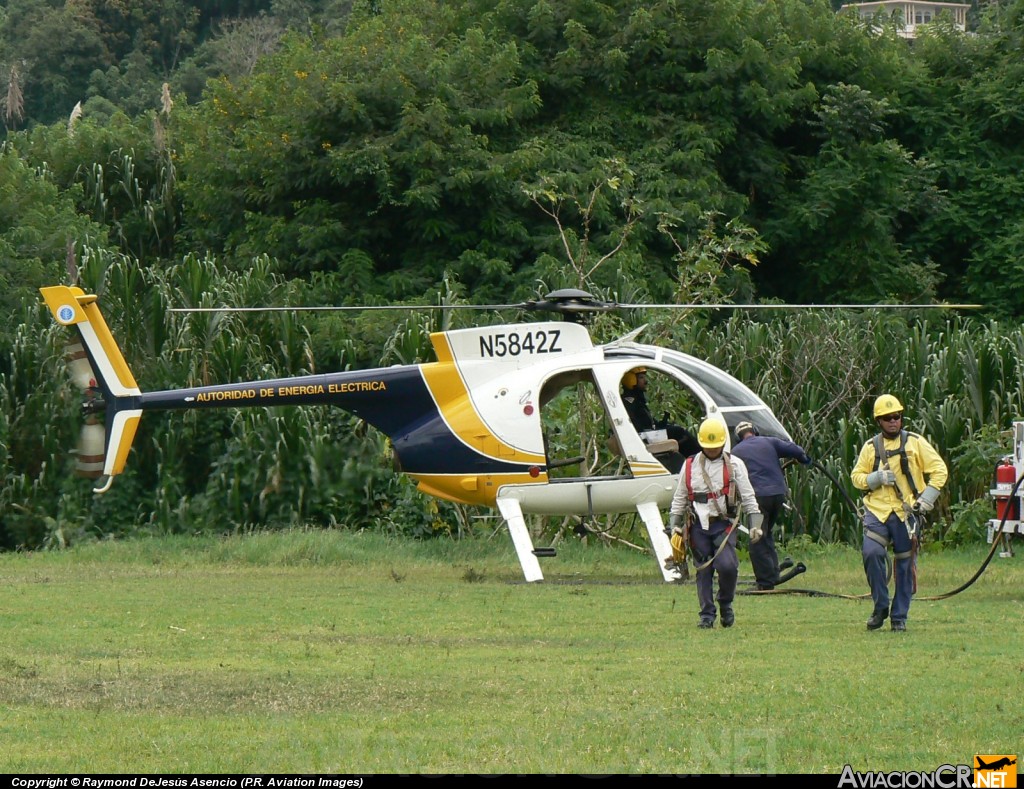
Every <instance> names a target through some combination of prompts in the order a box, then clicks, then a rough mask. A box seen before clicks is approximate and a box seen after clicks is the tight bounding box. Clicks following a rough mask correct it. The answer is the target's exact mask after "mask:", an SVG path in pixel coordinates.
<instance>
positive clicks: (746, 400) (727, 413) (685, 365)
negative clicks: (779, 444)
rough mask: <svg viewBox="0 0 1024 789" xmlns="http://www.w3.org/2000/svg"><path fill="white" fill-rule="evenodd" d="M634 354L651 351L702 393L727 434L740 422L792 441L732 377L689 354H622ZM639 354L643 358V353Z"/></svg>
mask: <svg viewBox="0 0 1024 789" xmlns="http://www.w3.org/2000/svg"><path fill="white" fill-rule="evenodd" d="M624 350H625V349H609V350H608V352H607V356H608V357H614V356H618V355H619V353H621V352H622V351H624ZM636 351H651V352H653V353H651V354H650V358H651V359H652V361H653V360H655V359H656V360H657V361H660V362H664V363H665V364H668V365H669V366H671V367H673V368H675V369H676V370H678V371H679V372H680V373H682V375H681V376H680V377H681V378H682V379H683V380H684V381H686V382H692V384H691V385H695V386H696V387H700V388H701V389H703V390H704V392H706V394H707V396H708V397H709V398H710V399H711V402H712V403H713V404H714V405H715V406H716V407H717V408H718V411H719V413H721V415H722V417H723V418H724V419H725V423H726V424H727V425H728V426H729V429H730V431H731V430H733V429H734V428H735V427H736V425H738V424H739V423H740V422H743V421H748V422H752V423H753V424H754V426H755V427H756V428H757V430H758V432H759V433H760V434H761V435H762V436H776V437H777V438H783V439H786V440H790V441H791V440H792V439H791V437H790V435H789V433H788V432H787V431H786V428H784V427H783V426H782V423H781V422H779V420H778V419H777V418H776V417H775V414H774V413H772V410H771V409H770V408H769V407H768V405H767V404H766V403H765V402H764V401H763V400H762V399H761V398H760V397H758V396H757V395H756V394H754V393H753V392H752V391H751V390H750V389H749V388H748V387H747V386H746V385H745V384H743V383H741V382H740V381H738V380H737V379H736V378H733V377H732V376H731V375H729V373H727V372H725V371H724V370H722V369H720V368H718V367H715V366H714V365H713V364H709V363H708V362H705V361H703V360H702V359H697V358H696V357H693V356H690V355H689V354H685V353H681V352H679V351H672V350H668V349H664V348H652V347H650V346H647V347H644V346H636V347H634V349H633V351H632V352H631V353H629V352H627V353H623V354H622V355H629V356H633V357H634V358H635V357H636V355H637V353H636ZM642 355H644V356H647V354H646V353H643V354H642Z"/></svg>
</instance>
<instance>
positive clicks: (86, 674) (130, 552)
mask: <svg viewBox="0 0 1024 789" xmlns="http://www.w3.org/2000/svg"><path fill="white" fill-rule="evenodd" d="M987 548H988V546H977V547H975V548H973V549H971V550H966V551H963V552H957V553H952V552H947V553H937V554H925V555H924V556H922V558H921V562H920V568H919V579H920V586H919V590H918V599H917V600H915V602H914V604H913V606H912V607H911V612H910V620H909V623H908V627H909V631H908V632H907V633H905V634H896V633H891V632H890V631H889V630H888V629H884V630H881V631H877V632H867V631H866V629H865V627H864V622H865V620H866V619H867V617H868V615H869V614H870V612H871V605H870V602H868V601H866V600H863V599H849V598H842V597H809V596H805V595H770V596H753V595H750V596H742V597H740V598H739V599H738V601H737V603H736V612H737V623H736V626H735V627H733V628H732V629H731V630H723V629H721V628H717V627H716V628H715V629H714V630H711V631H702V630H698V629H697V628H696V622H697V606H696V593H695V590H694V587H693V585H692V584H687V585H666V584H664V583H661V582H660V575H659V574H658V572H657V569H656V567H655V565H654V560H653V559H652V558H651V557H648V556H644V555H643V554H640V553H638V552H636V551H631V550H628V549H624V548H621V547H619V548H613V547H608V546H604V545H589V546H587V545H582V544H579V543H573V544H569V545H565V546H563V547H561V548H560V550H559V555H558V556H557V557H555V558H550V559H544V560H542V563H543V567H544V570H545V576H546V580H545V582H543V583H541V584H525V583H522V582H521V575H520V572H519V567H518V563H517V561H516V558H515V554H514V552H513V551H512V549H511V545H510V544H509V543H508V541H507V540H502V539H501V538H500V536H499V537H498V538H495V539H493V540H490V541H488V540H485V539H475V540H467V541H462V542H448V541H434V542H430V543H414V542H408V541H391V540H388V539H387V538H385V537H381V536H376V535H367V534H352V533H342V532H321V531H310V532H301V531H296V532H290V533H283V534H260V535H248V536H239V537H231V538H221V539H218V538H186V537H180V538H166V539H139V540H135V541H129V542H121V543H114V542H106V543H96V544H88V545H81V546H78V547H75V548H72V549H69V550H66V551H62V552H49V553H35V554H7V555H0V582H2V585H3V586H2V588H3V592H2V596H0V706H2V708H3V709H4V712H3V713H2V719H0V742H2V746H0V772H5V773H72V772H89V773H143V772H144V773H261V772H270V773H474V774H476V773H483V774H488V773H509V772H512V773H590V774H593V773H675V774H678V773H701V774H705V773H837V774H838V773H840V772H841V771H842V769H843V767H844V765H847V764H849V765H851V767H852V768H853V769H854V770H857V771H868V770H877V771H893V770H921V771H932V770H934V769H936V768H937V767H938V766H940V765H942V764H947V763H949V764H969V763H971V761H972V759H973V755H974V754H976V753H996V754H1002V753H1011V754H1013V753H1020V752H1021V751H1022V750H1024V748H1022V745H1024V743H1022V737H1021V732H1022V731H1024V712H1022V707H1021V703H1020V702H1021V688H1022V686H1024V652H1022V650H1021V647H1020V644H1021V643H1022V635H1024V633H1022V631H1024V555H1020V554H1018V556H1016V557H1014V558H998V557H996V558H995V559H993V560H992V563H991V564H990V566H989V568H988V569H987V571H986V572H985V573H984V574H983V575H982V576H981V578H980V579H979V580H978V581H977V583H975V584H974V585H973V586H971V587H970V588H969V589H968V590H967V591H965V592H963V593H962V594H959V595H956V596H954V597H952V598H949V599H946V600H938V601H929V600H927V599H925V598H927V597H929V596H937V595H940V594H942V593H944V592H946V591H948V590H950V589H953V588H955V587H957V586H959V585H960V584H961V583H963V582H964V581H966V580H967V579H968V578H970V576H971V575H972V574H973V573H974V572H975V570H977V569H978V567H979V566H980V565H981V563H982V560H983V559H984V557H985V556H986V554H987V552H988V551H987ZM788 552H789V553H792V555H793V556H794V558H797V559H801V560H803V561H805V562H806V563H807V564H808V566H809V568H810V569H809V570H808V572H807V573H806V574H805V575H803V576H800V577H799V578H797V579H796V580H794V581H793V582H792V583H793V584H794V585H799V587H800V588H804V589H815V590H820V591H824V592H829V593H835V594H841V595H850V596H851V597H852V596H859V595H863V594H864V593H865V592H866V590H867V587H866V583H865V581H864V576H863V571H862V569H861V567H860V557H859V552H858V551H855V550H853V549H850V548H841V547H836V546H827V547H822V546H805V547H803V548H800V549H799V550H798V549H797V548H796V547H792V548H791V550H790V551H788ZM749 572H750V566H749V563H747V562H746V561H744V563H743V564H742V565H741V589H747V588H749V587H748V586H745V585H743V583H744V580H745V575H744V574H748V573H749ZM746 580H749V579H746Z"/></svg>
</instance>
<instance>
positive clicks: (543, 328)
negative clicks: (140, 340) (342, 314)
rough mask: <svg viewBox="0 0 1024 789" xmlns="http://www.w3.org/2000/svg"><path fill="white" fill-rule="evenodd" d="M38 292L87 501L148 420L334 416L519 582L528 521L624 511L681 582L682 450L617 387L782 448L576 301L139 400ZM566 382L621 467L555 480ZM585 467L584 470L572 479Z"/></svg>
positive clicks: (86, 319) (86, 328)
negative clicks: (159, 414) (475, 510)
mask: <svg viewBox="0 0 1024 789" xmlns="http://www.w3.org/2000/svg"><path fill="white" fill-rule="evenodd" d="M40 292H41V294H42V297H43V299H44V301H45V303H46V305H47V307H48V308H49V310H50V312H51V313H52V315H53V317H54V319H55V320H56V322H57V323H58V324H60V325H62V326H68V327H71V328H72V329H73V330H74V331H75V333H76V334H77V339H76V340H75V341H73V342H72V343H71V344H70V345H69V346H68V349H69V350H68V353H67V362H68V365H69V370H70V373H71V377H72V380H73V381H74V382H75V383H76V385H77V386H78V387H79V388H81V389H82V390H83V392H84V393H85V400H84V402H83V406H82V410H83V414H84V416H85V417H86V425H85V427H84V428H83V442H84V441H85V438H86V435H87V432H88V436H89V443H90V445H91V446H90V447H88V448H87V447H84V446H83V442H80V447H82V448H80V450H79V459H78V460H79V464H80V467H84V469H85V470H84V471H81V473H82V475H83V476H93V477H98V478H99V482H98V483H97V484H98V486H97V487H95V488H94V492H96V493H104V492H106V491H107V490H109V489H110V487H111V485H112V483H113V480H114V477H116V476H117V475H118V474H120V473H122V472H123V470H124V468H125V465H126V463H127V460H128V455H129V452H130V450H131V446H132V442H133V440H134V437H135V433H136V430H137V428H138V425H139V420H140V419H141V417H142V415H143V413H144V412H146V411H158V410H182V409H212V408H251V407H267V406H334V407H337V408H341V409H343V410H345V411H347V412H350V413H352V414H354V415H355V416H357V417H359V418H360V419H362V420H364V421H365V422H367V423H368V424H370V425H372V426H373V427H375V428H376V429H378V430H380V431H381V432H382V433H384V434H385V435H386V436H387V437H388V439H389V440H390V443H391V447H392V450H393V452H394V457H395V460H396V467H397V468H398V469H399V470H400V471H401V472H403V473H405V474H407V475H408V476H409V477H410V478H412V479H413V480H414V481H415V482H416V485H417V488H418V489H419V490H420V491H421V492H422V493H424V494H427V495H430V496H435V497H438V498H441V499H445V500H449V501H452V502H456V503H460V504H465V505H476V506H484V507H488V508H491V509H496V510H497V511H498V513H500V515H501V517H502V518H503V520H504V523H505V524H506V525H507V527H508V531H509V534H510V536H511V539H512V543H513V546H514V548H515V551H516V554H517V557H518V559H519V563H520V567H521V569H522V573H523V576H524V578H525V580H526V581H527V582H529V583H532V582H537V581H542V580H543V579H544V575H543V572H542V570H541V567H540V562H539V558H541V557H544V556H551V555H553V554H554V551H553V549H552V548H544V547H541V548H537V547H535V546H534V544H533V539H532V537H531V534H530V530H529V529H528V527H527V524H526V516H527V515H578V516H590V517H593V516H594V515H598V514H603V515H612V514H624V513H635V514H636V515H638V516H639V518H640V519H641V521H642V522H643V524H644V527H645V529H646V533H647V538H648V542H649V545H650V549H651V554H652V556H653V557H654V559H655V560H656V562H657V566H658V568H659V570H660V572H661V574H662V578H663V579H664V581H665V582H667V583H673V582H679V581H681V580H682V568H680V567H678V566H676V565H674V564H673V563H671V562H667V561H665V557H668V556H671V554H672V548H671V545H670V542H669V538H668V536H667V535H666V532H665V529H664V522H663V520H662V515H661V512H662V510H664V509H666V508H667V507H668V506H669V504H670V503H671V500H672V496H673V493H674V492H675V489H676V486H677V474H675V473H673V472H672V471H670V470H669V465H668V464H667V463H666V457H667V456H668V455H669V454H671V453H672V452H674V451H677V450H678V446H677V445H676V442H675V441H666V440H663V439H664V437H663V436H661V435H657V434H647V435H641V434H640V433H639V432H638V431H637V430H636V429H635V428H634V426H633V424H632V423H631V421H630V419H629V417H628V414H627V411H626V408H625V406H624V404H623V401H622V398H621V395H620V386H621V382H622V380H623V377H624V376H625V375H626V374H627V373H628V372H630V371H631V370H633V369H635V368H637V367H639V366H642V367H644V368H646V369H647V370H648V371H653V372H656V373H658V374H661V375H663V376H665V377H667V379H669V380H671V381H673V382H674V383H675V384H677V385H678V386H680V387H682V388H683V389H684V390H685V391H687V392H688V393H689V394H690V396H692V398H693V399H694V401H695V402H696V404H697V406H696V407H697V409H698V410H699V412H700V416H701V418H716V419H720V420H721V421H722V422H723V423H725V425H726V427H727V428H728V429H727V431H726V435H727V436H728V437H730V438H729V439H728V440H729V441H731V435H732V432H733V429H734V428H735V426H736V425H737V424H738V423H739V422H741V421H748V422H751V423H752V424H753V425H754V426H755V427H756V428H757V430H758V432H759V433H760V434H761V435H766V436H775V437H778V438H782V439H787V440H790V436H789V433H788V432H787V431H786V429H785V428H784V427H783V426H782V424H781V423H780V421H779V420H778V419H777V418H776V416H775V414H774V413H773V412H772V410H771V408H769V406H768V405H767V404H766V403H765V402H764V401H763V400H761V398H760V397H758V396H757V395H756V394H755V393H754V392H753V391H751V390H750V389H749V388H748V387H747V386H746V385H745V384H743V383H742V382H740V381H739V380H737V379H736V378H734V377H733V376H732V375H730V374H729V373H727V372H725V371H724V370H722V369H719V368H718V367H715V366H714V365H712V364H710V363H708V362H707V361H704V360H701V359H698V358H696V357H694V356H691V355H688V354H686V353H683V352H681V351H677V350H673V349H670V348H664V347H660V346H656V345H646V344H643V343H640V342H638V341H637V338H638V336H639V335H640V334H641V333H642V331H643V329H644V328H645V327H643V326H641V327H640V328H637V329H634V330H632V331H630V332H628V333H627V334H625V335H624V336H622V337H620V338H618V339H616V340H613V341H611V342H608V343H605V344H603V345H594V343H593V341H592V339H591V336H590V332H589V330H588V328H587V326H586V322H585V317H586V316H588V315H592V314H594V313H597V312H603V311H610V310H612V309H618V308H620V307H622V306H623V305H618V304H616V303H614V302H604V301H599V300H597V299H595V298H594V297H593V296H591V295H590V294H589V293H587V292H585V291H582V290H577V289H563V290H557V291H554V292H552V293H550V294H548V295H547V296H546V297H545V298H544V299H540V300H535V301H528V302H523V303H522V304H517V305H501V306H506V307H517V308H521V309H529V310H536V311H542V312H549V313H555V314H558V315H562V316H564V317H565V320H549V321H541V322H527V323H510V324H502V325H495V326H486V327H479V328H462V329H453V330H448V331H439V332H435V333H432V334H431V335H430V340H431V343H432V346H433V350H434V353H435V356H436V359H437V361H434V362H427V363H421V364H404V365H394V366H390V367H378V368H372V369H365V370H352V371H345V372H334V373H325V374H316V375H306V376H298V377H290V378H277V379H270V380H255V381H247V382H241V383H225V384H217V385H209V386H199V387H191V388H182V389H172V390H163V391H147V392H144V391H142V390H141V389H140V388H139V386H138V384H137V383H136V381H135V378H134V376H133V374H132V372H131V370H130V368H129V366H128V364H127V362H126V360H125V358H124V356H123V354H122V352H121V350H120V349H119V347H118V345H117V342H116V341H115V339H114V337H113V335H112V333H111V331H110V329H109V328H108V326H107V323H106V321H105V319H104V317H103V314H102V312H101V310H100V307H99V303H98V297H97V296H96V295H95V294H87V293H85V292H84V291H83V290H82V289H81V288H78V287H74V286H68V285H55V286H50V287H44V288H41V289H40ZM628 306H640V307H642V306H656V305H628ZM663 306H667V305H663ZM673 306H680V307H687V306H688V307H698V306H706V305H673ZM773 306H775V305H773ZM822 306H850V307H856V306H866V305H822ZM231 309H232V308H217V307H214V308H197V309H192V310H182V311H229V310H231ZM235 309H238V310H255V309H260V308H235ZM276 309H290V308H276ZM578 385H583V386H586V387H589V388H590V389H592V391H593V393H594V395H595V396H596V400H597V401H598V402H599V404H600V408H601V409H602V410H603V411H604V420H605V423H606V424H607V426H608V428H607V429H608V431H609V435H608V437H607V445H608V446H609V447H610V448H611V450H612V451H614V453H615V454H616V456H617V457H618V458H619V461H620V462H619V463H618V465H617V467H616V468H615V469H614V473H610V474H603V475H593V474H590V473H580V474H579V475H571V474H570V475H567V476H562V475H561V474H562V473H563V472H564V468H565V467H567V466H572V465H576V464H580V463H582V462H583V461H584V458H583V457H569V458H559V457H554V456H552V454H550V453H549V441H548V436H547V434H546V432H545V429H544V421H543V419H542V415H543V412H544V408H545V406H546V405H548V404H549V403H550V402H551V401H552V400H553V399H554V398H556V397H557V396H558V395H559V394H560V393H561V392H563V390H567V389H569V388H570V387H576V386H578ZM98 414H103V417H104V418H103V424H100V423H99V420H98V419H97V418H96V417H97V415H98ZM86 431H87V432H86ZM726 449H729V445H728V444H727V446H726ZM587 470H588V469H587V468H586V466H584V468H583V469H582V470H581V472H585V471H587Z"/></svg>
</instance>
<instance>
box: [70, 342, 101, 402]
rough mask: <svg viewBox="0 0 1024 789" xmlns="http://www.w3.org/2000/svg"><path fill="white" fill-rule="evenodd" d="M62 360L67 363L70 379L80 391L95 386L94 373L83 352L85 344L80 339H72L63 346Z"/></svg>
mask: <svg viewBox="0 0 1024 789" xmlns="http://www.w3.org/2000/svg"><path fill="white" fill-rule="evenodd" d="M64 360H65V361H66V362H67V365H68V373H70V375H71V380H72V381H73V382H74V384H75V386H77V387H78V388H79V389H81V390H82V391H87V390H89V389H92V388H95V386H96V373H94V372H93V369H92V365H91V364H90V363H89V357H88V355H86V353H85V346H83V345H82V343H81V341H79V340H74V341H72V342H69V343H68V344H67V345H66V346H65V347H64Z"/></svg>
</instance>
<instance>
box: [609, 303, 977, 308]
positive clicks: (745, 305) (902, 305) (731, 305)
mask: <svg viewBox="0 0 1024 789" xmlns="http://www.w3.org/2000/svg"><path fill="white" fill-rule="evenodd" d="M616 306H617V307H618V308H620V309H624V310H629V309H666V310H903V309H918V310H939V309H941V310H980V309H981V308H982V305H981V304H947V303H945V302H940V303H938V304H617V305H616Z"/></svg>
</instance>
